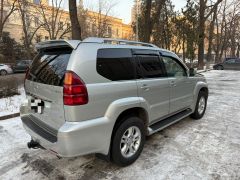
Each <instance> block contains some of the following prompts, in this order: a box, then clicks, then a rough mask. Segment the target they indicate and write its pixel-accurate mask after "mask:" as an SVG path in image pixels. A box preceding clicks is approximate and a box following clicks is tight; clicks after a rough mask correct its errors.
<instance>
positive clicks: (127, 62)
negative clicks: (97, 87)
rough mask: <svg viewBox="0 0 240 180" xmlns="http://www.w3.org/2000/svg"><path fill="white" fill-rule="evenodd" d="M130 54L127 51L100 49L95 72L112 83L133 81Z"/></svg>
mask: <svg viewBox="0 0 240 180" xmlns="http://www.w3.org/2000/svg"><path fill="white" fill-rule="evenodd" d="M131 61H132V54H131V51H130V50H129V49H100V50H98V55H97V72H98V73H99V74H100V75H101V76H103V77H105V78H107V79H109V80H112V81H119V80H132V79H134V68H133V63H132V62H131Z"/></svg>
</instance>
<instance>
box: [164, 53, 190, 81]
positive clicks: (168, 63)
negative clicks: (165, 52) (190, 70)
mask: <svg viewBox="0 0 240 180" xmlns="http://www.w3.org/2000/svg"><path fill="white" fill-rule="evenodd" d="M163 62H164V65H165V68H166V71H167V74H168V77H179V76H187V73H186V71H185V68H183V67H182V66H181V65H180V63H179V62H178V61H177V60H175V59H174V58H171V57H163Z"/></svg>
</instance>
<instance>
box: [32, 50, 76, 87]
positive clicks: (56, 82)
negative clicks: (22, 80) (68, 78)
mask: <svg viewBox="0 0 240 180" xmlns="http://www.w3.org/2000/svg"><path fill="white" fill-rule="evenodd" d="M71 53H72V49H71V48H57V49H47V50H44V51H41V52H39V54H38V55H37V56H36V57H35V58H34V60H33V63H32V65H31V67H30V71H29V76H28V80H31V81H34V82H38V83H43V84H49V85H53V86H62V84H63V78H64V74H65V72H66V69H67V65H68V61H69V58H70V55H71Z"/></svg>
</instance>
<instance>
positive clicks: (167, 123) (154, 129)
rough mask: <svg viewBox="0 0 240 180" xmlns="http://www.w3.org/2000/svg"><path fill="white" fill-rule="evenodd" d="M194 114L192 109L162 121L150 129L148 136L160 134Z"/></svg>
mask: <svg viewBox="0 0 240 180" xmlns="http://www.w3.org/2000/svg"><path fill="white" fill-rule="evenodd" d="M191 113H192V110H191V109H186V110H184V111H182V112H180V113H177V114H175V115H173V116H170V117H168V118H166V119H163V120H160V121H158V122H156V123H155V124H153V125H151V126H150V127H148V135H151V134H153V133H155V132H158V131H160V130H162V129H164V128H166V127H168V126H170V125H172V124H174V123H176V122H178V121H180V120H181V119H183V118H185V117H187V116H189V115H190V114H191Z"/></svg>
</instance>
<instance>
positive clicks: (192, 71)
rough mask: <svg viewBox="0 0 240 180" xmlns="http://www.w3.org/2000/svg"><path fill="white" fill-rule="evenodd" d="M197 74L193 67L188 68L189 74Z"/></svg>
mask: <svg viewBox="0 0 240 180" xmlns="http://www.w3.org/2000/svg"><path fill="white" fill-rule="evenodd" d="M196 74H197V71H196V70H195V69H194V68H190V69H189V75H190V76H195V75H196Z"/></svg>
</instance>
